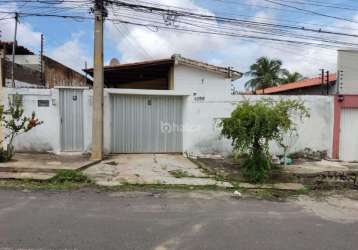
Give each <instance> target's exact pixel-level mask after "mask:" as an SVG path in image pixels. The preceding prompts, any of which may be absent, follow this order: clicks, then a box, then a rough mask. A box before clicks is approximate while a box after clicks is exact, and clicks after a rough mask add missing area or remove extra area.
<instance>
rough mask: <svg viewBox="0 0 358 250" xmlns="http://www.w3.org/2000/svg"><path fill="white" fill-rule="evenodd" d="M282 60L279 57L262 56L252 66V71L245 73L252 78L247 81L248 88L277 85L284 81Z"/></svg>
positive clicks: (255, 88)
mask: <svg viewBox="0 0 358 250" xmlns="http://www.w3.org/2000/svg"><path fill="white" fill-rule="evenodd" d="M281 66H282V62H281V61H280V60H277V59H273V60H271V59H269V58H267V57H260V58H259V59H257V60H256V63H254V64H252V65H251V66H250V71H248V72H246V73H245V74H246V75H248V76H251V77H252V78H251V79H250V80H249V81H247V82H246V83H245V87H246V88H252V89H253V90H257V89H264V88H268V87H273V86H277V85H278V84H280V82H281V81H282V79H281V76H282V73H283V69H281Z"/></svg>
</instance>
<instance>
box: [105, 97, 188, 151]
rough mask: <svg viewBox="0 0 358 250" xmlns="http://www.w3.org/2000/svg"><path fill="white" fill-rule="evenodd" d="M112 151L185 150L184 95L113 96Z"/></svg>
mask: <svg viewBox="0 0 358 250" xmlns="http://www.w3.org/2000/svg"><path fill="white" fill-rule="evenodd" d="M111 107H112V108H111V118H112V126H111V129H112V131H111V135H112V136H111V151H112V153H168V152H170V153H175V152H182V140H183V137H182V97H178V96H140V95H136V96H134V95H112V96H111Z"/></svg>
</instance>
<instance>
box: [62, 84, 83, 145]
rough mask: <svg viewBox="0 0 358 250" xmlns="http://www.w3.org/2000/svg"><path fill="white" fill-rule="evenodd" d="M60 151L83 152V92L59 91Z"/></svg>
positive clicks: (79, 90)
mask: <svg viewBox="0 0 358 250" xmlns="http://www.w3.org/2000/svg"><path fill="white" fill-rule="evenodd" d="M60 118H61V150H62V151H68V152H81V151H83V141H84V139H83V90H81V89H60Z"/></svg>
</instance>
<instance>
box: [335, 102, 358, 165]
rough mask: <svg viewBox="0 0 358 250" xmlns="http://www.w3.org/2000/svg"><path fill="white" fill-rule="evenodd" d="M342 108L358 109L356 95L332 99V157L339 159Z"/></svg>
mask: <svg viewBox="0 0 358 250" xmlns="http://www.w3.org/2000/svg"><path fill="white" fill-rule="evenodd" d="M344 108H358V95H336V96H335V97H334V123H333V145H332V156H333V158H334V159H339V143H340V130H341V112H342V109H344Z"/></svg>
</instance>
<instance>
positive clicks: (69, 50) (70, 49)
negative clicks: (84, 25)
mask: <svg viewBox="0 0 358 250" xmlns="http://www.w3.org/2000/svg"><path fill="white" fill-rule="evenodd" d="M80 36H81V35H80V34H72V36H71V37H72V38H71V40H69V41H67V42H65V43H63V44H62V45H60V46H58V47H56V48H53V49H51V50H50V51H49V54H48V55H49V56H50V57H51V58H53V59H55V60H57V61H59V62H61V63H62V64H64V65H66V66H68V67H71V68H73V69H75V70H77V71H79V72H81V71H82V69H83V68H84V65H85V62H87V63H89V64H88V67H91V63H92V60H91V58H90V56H89V55H88V53H87V51H86V50H85V49H84V46H83V44H82V43H81V40H80Z"/></svg>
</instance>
